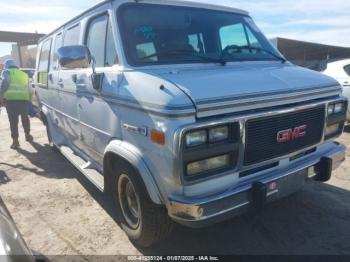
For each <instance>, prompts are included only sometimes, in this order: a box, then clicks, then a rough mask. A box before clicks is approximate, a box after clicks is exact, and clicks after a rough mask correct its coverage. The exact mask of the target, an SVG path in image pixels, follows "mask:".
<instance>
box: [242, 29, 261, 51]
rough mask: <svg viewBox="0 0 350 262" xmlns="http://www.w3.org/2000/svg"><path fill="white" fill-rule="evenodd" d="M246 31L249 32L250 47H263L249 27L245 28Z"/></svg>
mask: <svg viewBox="0 0 350 262" xmlns="http://www.w3.org/2000/svg"><path fill="white" fill-rule="evenodd" d="M245 29H246V30H247V35H248V39H249V44H250V46H254V47H261V45H260V43H259V41H258V39H257V38H256V37H255V35H254V34H253V32H252V31H251V30H250V29H249V28H248V27H247V26H246V27H245Z"/></svg>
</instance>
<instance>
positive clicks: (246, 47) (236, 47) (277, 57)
mask: <svg viewBox="0 0 350 262" xmlns="http://www.w3.org/2000/svg"><path fill="white" fill-rule="evenodd" d="M230 49H233V50H243V49H248V50H256V51H260V52H265V53H268V54H269V55H271V56H273V57H274V58H276V59H278V60H280V61H282V63H283V64H284V63H286V62H287V59H285V58H284V57H282V56H279V55H277V54H275V53H274V52H272V51H270V50H268V49H265V48H262V47H255V46H248V45H246V46H237V45H232V46H227V47H226V48H225V49H224V51H225V52H227V51H228V50H230Z"/></svg>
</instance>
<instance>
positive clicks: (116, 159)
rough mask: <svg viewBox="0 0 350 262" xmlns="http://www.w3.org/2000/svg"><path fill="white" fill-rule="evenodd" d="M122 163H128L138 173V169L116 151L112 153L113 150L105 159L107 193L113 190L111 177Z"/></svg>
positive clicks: (104, 171) (104, 170)
mask: <svg viewBox="0 0 350 262" xmlns="http://www.w3.org/2000/svg"><path fill="white" fill-rule="evenodd" d="M120 165H128V166H129V167H130V168H132V169H133V170H134V171H135V172H136V173H138V171H137V169H136V168H135V167H134V166H133V165H132V164H131V163H130V162H129V161H127V160H126V159H125V158H123V157H121V156H119V155H117V154H115V153H111V152H110V153H107V154H106V155H105V157H104V159H103V173H104V184H105V191H106V192H107V193H110V192H111V190H112V187H111V178H112V176H113V174H114V173H115V171H116V170H118V166H120ZM141 180H142V179H141Z"/></svg>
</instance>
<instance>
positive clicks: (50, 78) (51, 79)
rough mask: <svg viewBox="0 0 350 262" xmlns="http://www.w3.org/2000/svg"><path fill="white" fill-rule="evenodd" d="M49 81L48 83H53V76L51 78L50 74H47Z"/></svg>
mask: <svg viewBox="0 0 350 262" xmlns="http://www.w3.org/2000/svg"><path fill="white" fill-rule="evenodd" d="M49 80H50V82H52V81H53V76H52V73H50V74H49Z"/></svg>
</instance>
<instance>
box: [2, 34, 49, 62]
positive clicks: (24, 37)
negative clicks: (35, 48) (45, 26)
mask: <svg viewBox="0 0 350 262" xmlns="http://www.w3.org/2000/svg"><path fill="white" fill-rule="evenodd" d="M43 36H44V34H38V33H20V32H8V31H0V42H3V43H17V48H18V59H19V63H20V66H22V64H23V61H22V54H21V47H22V46H28V45H37V44H38V42H39V39H40V38H42V37H43Z"/></svg>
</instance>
